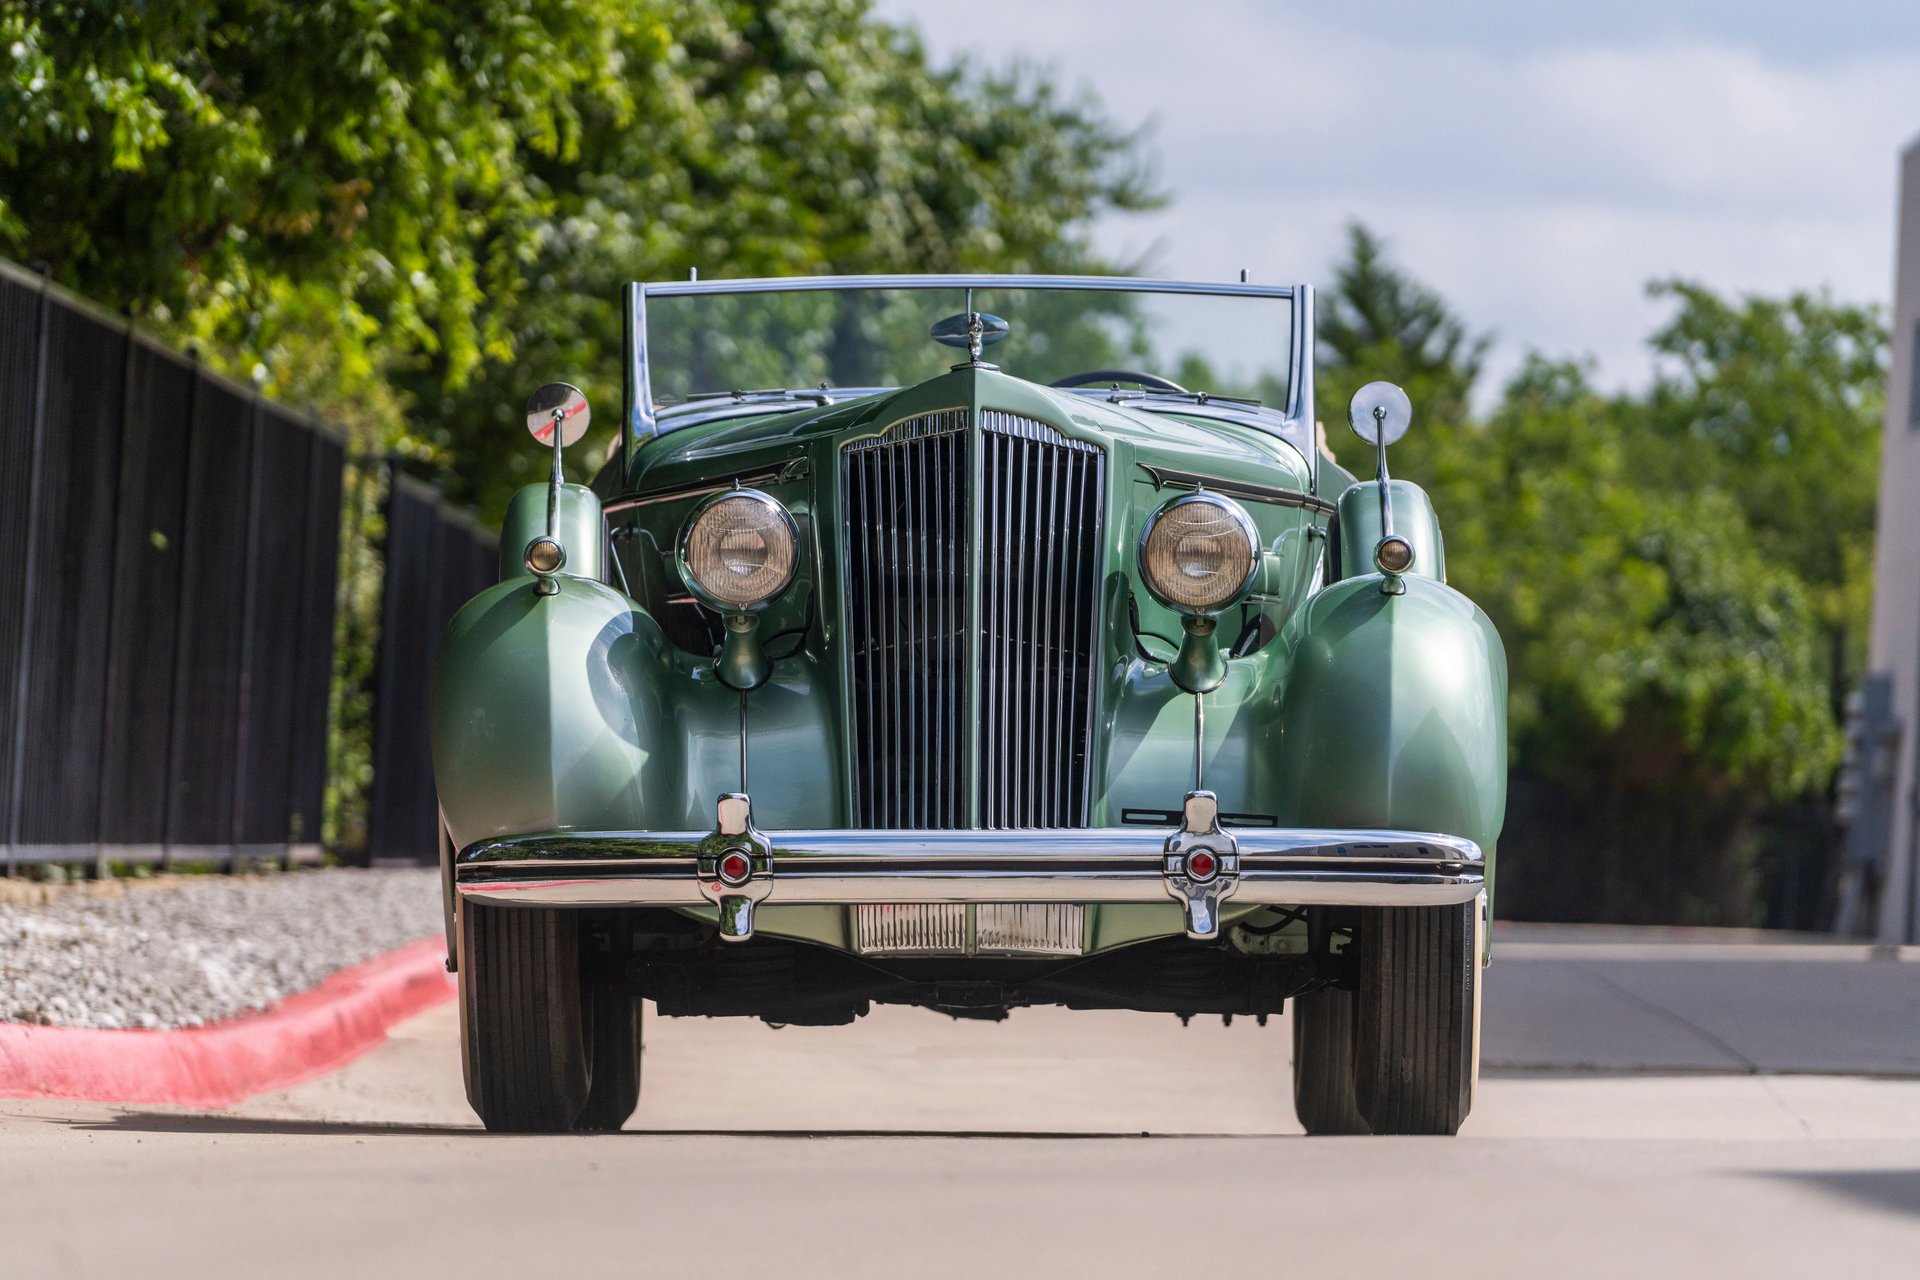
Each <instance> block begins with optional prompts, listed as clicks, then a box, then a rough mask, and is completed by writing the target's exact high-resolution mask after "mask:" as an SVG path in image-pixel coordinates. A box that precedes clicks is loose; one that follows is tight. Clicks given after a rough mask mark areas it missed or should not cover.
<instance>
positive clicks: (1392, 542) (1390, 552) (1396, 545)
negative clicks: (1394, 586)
mask: <svg viewBox="0 0 1920 1280" xmlns="http://www.w3.org/2000/svg"><path fill="white" fill-rule="evenodd" d="M1373 563H1374V565H1375V567H1376V568H1378V569H1379V570H1380V572H1382V573H1394V574H1399V573H1405V572H1406V571H1407V570H1409V569H1411V568H1413V544H1412V543H1411V542H1408V541H1407V540H1406V539H1405V538H1402V537H1400V536H1399V535H1398V534H1391V533H1390V534H1388V535H1387V536H1386V537H1384V538H1382V539H1380V541H1379V542H1377V543H1375V544H1374V548H1373Z"/></svg>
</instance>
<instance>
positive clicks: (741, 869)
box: [717, 849, 753, 884]
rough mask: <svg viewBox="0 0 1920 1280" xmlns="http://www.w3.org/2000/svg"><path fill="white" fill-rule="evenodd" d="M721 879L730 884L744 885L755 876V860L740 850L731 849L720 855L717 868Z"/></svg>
mask: <svg viewBox="0 0 1920 1280" xmlns="http://www.w3.org/2000/svg"><path fill="white" fill-rule="evenodd" d="M717 869H718V871H719V872H720V878H721V879H722V880H725V881H726V882H727V883H728V884H743V883H745V881H746V879H747V877H748V876H750V875H752V874H753V860H752V859H751V858H749V857H747V855H746V854H744V853H742V852H741V851H740V850H738V849H731V850H729V851H727V852H726V853H723V854H721V855H720V865H719V867H718V868H717Z"/></svg>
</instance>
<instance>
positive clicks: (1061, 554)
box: [979, 410, 1106, 827]
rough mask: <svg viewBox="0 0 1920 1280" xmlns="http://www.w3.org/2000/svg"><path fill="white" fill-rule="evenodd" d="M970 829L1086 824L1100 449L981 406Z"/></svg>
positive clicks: (1101, 497) (1101, 501)
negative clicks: (975, 771)
mask: <svg viewBox="0 0 1920 1280" xmlns="http://www.w3.org/2000/svg"><path fill="white" fill-rule="evenodd" d="M980 426H981V432H982V434H981V437H980V439H981V448H982V451H983V457H982V460H981V461H982V468H981V482H980V483H981V497H982V501H981V536H980V542H981V555H980V614H981V617H980V788H979V790H980V825H981V826H983V827H1079V826H1085V825H1086V823H1087V783H1088V779H1087V763H1088V762H1087V739H1088V736H1089V731H1090V728H1091V726H1090V724H1089V718H1090V716H1091V714H1092V709H1093V707H1092V701H1093V697H1092V695H1093V675H1094V662H1093V646H1094V612H1095V601H1096V599H1097V597H1098V587H1099V583H1098V581H1097V579H1098V577H1099V565H1100V537H1101V528H1102V525H1103V523H1104V522H1103V520H1102V518H1101V517H1102V516H1103V514H1104V512H1105V507H1106V501H1105V488H1104V486H1103V484H1102V483H1101V481H1102V478H1103V474H1104V470H1105V463H1106V455H1105V454H1104V453H1102V452H1101V451H1100V450H1099V449H1096V448H1095V447H1094V446H1092V445H1089V444H1084V443H1082V442H1081V441H1078V440H1070V439H1068V438H1067V437H1066V436H1064V435H1061V434H1060V433H1059V432H1058V431H1055V430H1054V429H1053V428H1052V427H1049V426H1047V425H1046V424H1045V423H1041V422H1035V421H1033V420H1032V419H1031V418H1022V417H1018V416H1016V415H1014V414H1009V413H998V412H994V411H992V410H988V411H986V412H985V413H983V414H981V422H980Z"/></svg>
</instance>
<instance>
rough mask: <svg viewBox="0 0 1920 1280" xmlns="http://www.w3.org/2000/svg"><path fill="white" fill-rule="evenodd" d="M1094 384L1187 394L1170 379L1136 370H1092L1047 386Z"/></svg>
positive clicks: (1064, 386)
mask: <svg viewBox="0 0 1920 1280" xmlns="http://www.w3.org/2000/svg"><path fill="white" fill-rule="evenodd" d="M1096 382H1131V383H1133V384H1134V385H1135V386H1140V387H1147V388H1150V389H1151V390H1154V391H1177V392H1179V393H1180V394H1181V395H1183V396H1184V395H1187V394H1189V392H1188V391H1187V389H1186V388H1185V387H1183V386H1181V385H1180V384H1179V383H1177V382H1175V381H1174V380H1173V379H1172V378H1163V377H1161V376H1160V375H1159V374H1157V373H1141V372H1140V371H1139V370H1138V369H1093V370H1090V371H1089V372H1087V373H1076V374H1074V375H1073V376H1072V377H1070V378H1062V379H1060V380H1059V381H1058V382H1052V383H1048V384H1047V385H1049V386H1054V387H1061V388H1066V387H1086V386H1091V385H1093V384H1094V383H1096Z"/></svg>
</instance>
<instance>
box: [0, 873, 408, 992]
mask: <svg viewBox="0 0 1920 1280" xmlns="http://www.w3.org/2000/svg"><path fill="white" fill-rule="evenodd" d="M440 927H441V916H440V886H439V872H438V871H437V870H435V869H433V868H430V867H428V868H420V869H407V870H381V871H365V870H344V869H331V870H324V871H298V872H293V873H290V874H283V875H268V876H191V877H186V876H183V877H177V878H175V879H174V880H173V882H172V883H171V884H170V885H169V886H168V887H167V888H165V889H162V888H160V887H158V886H156V887H154V888H152V889H147V890H140V891H134V892H128V893H123V894H118V895H99V894H81V893H74V894H62V895H60V896H59V897H57V898H55V899H54V900H52V901H50V902H44V903H39V904H34V905H17V904H10V903H6V902H0V1022H27V1023H34V1024H37V1025H41V1026H50V1027H197V1026H200V1025H201V1024H203V1023H207V1022H216V1021H218V1020H220V1019H222V1018H230V1017H233V1016H234V1015H235V1014H239V1013H245V1012H247V1011H249V1010H253V1009H263V1008H266V1007H267V1006H268V1005H271V1004H274V1003H276V1002H278V1001H280V1000H283V999H285V998H286V997H287V996H290V995H292V994H294V993H295V992H298V991H304V990H306V989H307V988H308V987H311V986H314V985H315V984H316V983H318V982H320V981H321V979H323V978H325V977H326V976H327V975H328V974H330V973H332V972H334V971H335V970H337V969H344V968H346V967H348V966H349V965H355V964H359V963H360V962H361V961H363V960H368V959H371V958H372V957H374V956H376V955H379V954H380V953H381V952H383V951H390V950H392V949H393V948H395V947H398V946H402V945H404V944H406V943H409V942H412V941H414V940H415V939H417V938H423V937H426V936H427V935H428V934H431V933H437V932H438V931H439V930H440Z"/></svg>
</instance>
